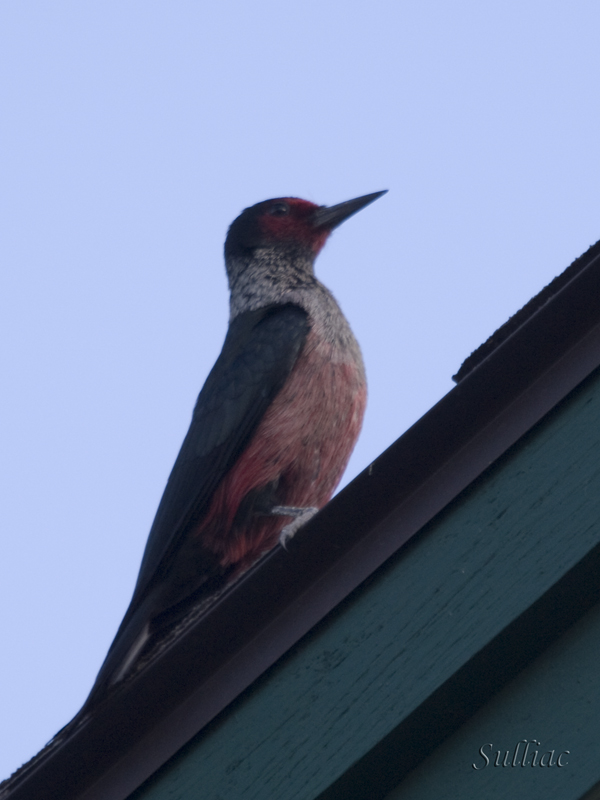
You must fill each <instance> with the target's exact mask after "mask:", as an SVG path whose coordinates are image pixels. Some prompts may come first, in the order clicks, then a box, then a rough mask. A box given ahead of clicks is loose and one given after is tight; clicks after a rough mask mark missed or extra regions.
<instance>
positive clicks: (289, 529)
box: [272, 506, 319, 550]
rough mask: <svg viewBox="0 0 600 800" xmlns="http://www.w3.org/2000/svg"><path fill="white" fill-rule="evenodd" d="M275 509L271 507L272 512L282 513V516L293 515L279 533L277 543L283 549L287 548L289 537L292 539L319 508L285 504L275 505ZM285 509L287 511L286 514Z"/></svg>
mask: <svg viewBox="0 0 600 800" xmlns="http://www.w3.org/2000/svg"><path fill="white" fill-rule="evenodd" d="M276 508H277V511H276V510H275V509H273V512H272V513H275V514H277V513H282V516H286V517H287V516H293V517H295V519H293V520H292V521H291V522H289V523H288V524H287V525H286V526H285V528H283V530H282V531H281V533H280V534H279V544H280V545H281V546H282V547H283V549H284V550H287V547H286V545H287V543H288V542H289V540H290V539H293V538H294V536H295V535H296V533H297V532H298V531H299V530H300V528H302V527H303V526H304V525H306V523H307V522H308V520H309V519H312V518H313V517H314V515H315V514H316V513H317V511H318V510H319V509H318V508H312V507H309V508H292V507H286V506H276ZM285 511H287V512H288V513H287V514H286V513H285Z"/></svg>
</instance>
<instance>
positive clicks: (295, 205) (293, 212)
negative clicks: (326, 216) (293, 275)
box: [258, 197, 329, 255]
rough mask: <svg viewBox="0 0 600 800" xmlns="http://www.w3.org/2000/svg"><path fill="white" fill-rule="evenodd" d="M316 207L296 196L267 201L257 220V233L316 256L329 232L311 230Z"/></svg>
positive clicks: (317, 229)
mask: <svg viewBox="0 0 600 800" xmlns="http://www.w3.org/2000/svg"><path fill="white" fill-rule="evenodd" d="M317 208H319V206H318V205H316V203H310V202H309V201H308V200H299V199H298V198H297V197H280V198H277V199H275V200H269V201H268V202H267V204H266V208H265V210H264V211H263V213H262V214H261V215H260V217H259V218H258V223H259V226H260V229H261V232H262V234H263V235H264V236H265V238H267V239H272V240H273V241H278V242H282V241H289V242H298V243H299V244H303V245H306V246H307V247H310V249H311V250H312V251H313V253H314V254H315V255H317V253H318V252H319V251H320V250H321V248H322V247H323V245H324V244H325V242H326V241H327V237H328V236H329V231H327V230H323V229H322V228H321V229H319V228H315V227H314V224H313V221H312V218H313V214H314V212H315V210H316V209H317Z"/></svg>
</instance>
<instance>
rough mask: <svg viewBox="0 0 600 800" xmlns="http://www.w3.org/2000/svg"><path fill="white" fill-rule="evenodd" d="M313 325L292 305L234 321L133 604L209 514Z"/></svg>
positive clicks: (174, 475) (165, 499) (163, 506)
mask: <svg viewBox="0 0 600 800" xmlns="http://www.w3.org/2000/svg"><path fill="white" fill-rule="evenodd" d="M308 326H309V323H308V315H307V313H306V311H304V309H302V308H299V307H298V306H295V305H291V304H286V305H283V306H271V307H268V308H264V309H260V310H258V311H251V312H246V313H245V314H241V315H240V316H238V317H236V318H235V319H234V321H233V322H232V323H231V325H230V328H229V331H228V333H227V337H226V339H225V343H224V344H223V349H222V351H221V354H220V355H219V358H218V359H217V361H216V363H215V365H214V367H213V368H212V370H211V372H210V374H209V376H208V378H207V379H206V383H205V384H204V386H203V388H202V391H201V392H200V395H199V397H198V401H197V402H196V407H195V409H194V413H193V416H192V423H191V425H190V429H189V431H188V432H187V435H186V437H185V439H184V441H183V445H182V446H181V450H180V451H179V455H178V456H177V460H176V461H175V465H174V466H173V470H172V471H171V474H170V476H169V480H168V481H167V486H166V488H165V491H164V494H163V496H162V499H161V501H160V505H159V507H158V511H157V512H156V517H155V519H154V523H153V524H152V528H151V530H150V535H149V537H148V542H147V544H146V549H145V551H144V556H143V559H142V564H141V567H140V572H139V576H138V580H137V584H136V587H135V592H134V595H133V598H132V605H135V601H136V598H137V597H139V596H140V595H141V594H143V592H144V590H145V589H146V587H147V586H148V585H149V584H150V583H151V582H152V578H153V576H154V575H155V574H156V573H157V570H158V568H159V565H161V566H162V563H161V562H163V560H164V559H165V558H168V557H169V554H171V553H173V552H174V551H176V550H177V545H178V540H179V539H180V537H181V536H182V534H183V533H184V532H185V530H186V529H187V528H188V526H189V524H190V522H195V521H197V520H199V519H200V518H201V517H202V515H203V514H204V513H205V512H206V510H207V505H208V502H209V500H210V498H211V497H212V494H213V492H214V491H215V489H216V488H217V485H218V484H219V483H220V481H221V479H222V478H223V476H224V475H225V474H226V473H227V472H228V471H229V469H230V468H231V467H232V466H233V464H234V463H235V462H236V461H237V459H238V457H239V456H240V454H241V453H242V451H243V450H244V448H245V447H246V445H247V444H248V442H249V440H250V437H251V436H252V434H253V433H254V431H255V430H256V428H257V426H258V424H259V422H260V420H261V419H262V417H263V416H264V413H265V411H266V410H267V408H268V407H269V405H270V404H271V402H272V400H273V398H274V397H275V395H276V394H277V393H278V392H279V390H280V389H281V388H282V386H283V384H284V383H285V381H286V379H287V377H288V376H289V374H290V372H291V371H292V368H293V367H294V364H295V363H296V360H297V358H298V355H299V353H300V351H301V349H302V346H303V345H304V342H305V340H306V335H307V333H308ZM161 572H162V570H161Z"/></svg>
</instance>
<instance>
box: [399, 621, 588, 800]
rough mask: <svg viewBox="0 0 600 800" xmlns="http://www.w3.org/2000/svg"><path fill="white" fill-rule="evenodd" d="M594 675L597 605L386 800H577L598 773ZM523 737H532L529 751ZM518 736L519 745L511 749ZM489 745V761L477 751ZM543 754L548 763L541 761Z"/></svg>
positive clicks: (529, 739) (484, 751)
mask: <svg viewBox="0 0 600 800" xmlns="http://www.w3.org/2000/svg"><path fill="white" fill-rule="evenodd" d="M599 673H600V606H598V605H597V606H596V607H595V608H594V609H593V610H592V611H590V612H589V613H588V614H586V615H585V617H584V618H583V619H582V620H580V621H579V622H578V623H577V624H576V625H574V626H573V627H572V628H571V630H569V631H568V633H566V634H565V635H564V636H561V637H560V639H558V640H557V641H556V642H554V644H553V645H551V646H550V647H549V648H548V650H546V652H545V653H544V654H543V655H542V656H540V657H539V658H537V659H536V660H535V661H534V662H533V663H532V664H531V666H530V667H529V668H528V669H526V670H524V671H523V672H522V673H521V675H519V677H518V678H516V679H515V680H514V681H511V683H509V684H508V685H507V686H506V687H505V688H504V690H503V691H501V692H499V694H498V695H496V697H495V698H494V699H493V700H492V701H491V702H489V703H488V704H487V705H486V706H484V707H483V708H482V709H481V710H480V711H479V712H478V713H477V714H475V715H474V716H473V717H472V718H471V719H470V720H469V722H468V723H466V724H465V725H463V726H462V727H461V728H459V729H458V730H457V731H456V733H455V734H454V735H453V736H451V737H450V738H449V739H447V740H446V741H445V742H444V744H443V745H441V746H440V747H438V748H436V749H435V750H434V751H433V753H431V754H430V755H429V756H428V757H427V758H426V759H425V760H424V761H422V762H421V764H420V765H419V767H417V769H415V770H414V771H413V772H412V773H411V774H410V775H409V776H408V777H407V778H406V780H404V781H403V782H402V783H401V784H400V786H399V787H398V789H396V790H395V791H393V792H391V793H390V794H389V795H388V796H387V798H386V800H406V798H410V800H440V798H441V797H443V798H446V799H447V800H455V798H456V800H482V799H484V800H507V798H519V797H523V798H528V800H531V798H543V800H580V798H581V797H582V795H583V794H584V793H585V792H586V791H587V790H588V789H589V788H590V786H592V785H593V784H594V783H595V782H596V781H597V780H598V779H599V778H600V741H599V737H598V733H599V731H600V680H599ZM524 739H526V740H527V742H528V743H531V744H530V746H529V747H528V749H527V752H525V744H523V743H522V740H524ZM533 740H536V741H537V742H539V743H540V746H539V747H538V746H537V745H536V744H535V743H534V742H533ZM517 742H521V744H520V746H519V748H518V749H517V750H516V752H515V748H516V746H517ZM487 744H491V745H492V746H493V747H484V748H483V753H484V754H485V756H486V758H487V759H489V763H487V762H486V758H484V757H482V756H481V755H480V754H479V751H480V748H481V747H482V746H484V745H487ZM552 750H554V756H553V757H552V758H550V757H549V755H548V754H549V753H551V751H552ZM567 750H568V751H569V753H566V752H565V751H567ZM507 751H508V752H509V755H508V758H507V757H506V752H507ZM536 751H537V753H538V755H537V757H536V756H535V753H536ZM498 752H500V753H501V756H500V759H498V757H497V753H498ZM561 753H564V755H563V757H562V759H561V764H562V766H561V767H559V766H558V765H557V763H556V762H557V759H558V757H559V756H560V754H561ZM524 755H526V764H525V766H522V764H523V756H524ZM541 759H543V764H544V765H548V766H540V760H541ZM496 760H499V766H495V763H496ZM534 760H535V766H533V761H534ZM513 762H514V764H515V766H514V767H513V766H512V764H513ZM550 762H552V764H553V766H549V765H550ZM504 763H506V764H507V766H506V767H505V766H503V764H504ZM473 765H475V767H474V766H473Z"/></svg>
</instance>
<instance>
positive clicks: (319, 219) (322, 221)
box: [312, 189, 387, 231]
mask: <svg viewBox="0 0 600 800" xmlns="http://www.w3.org/2000/svg"><path fill="white" fill-rule="evenodd" d="M386 192H387V189H384V190H383V192H373V194H365V195H363V196H362V197H355V198H354V200H346V202H345V203H338V204H337V205H336V206H320V207H319V208H317V210H316V211H315V212H314V214H313V216H312V223H313V226H314V227H315V228H324V229H325V230H328V231H332V230H333V229H334V228H337V226H338V225H341V224H342V222H344V220H346V219H348V217H351V216H352V214H356V212H357V211H360V210H361V208H364V207H365V206H368V205H369V203H372V202H373V200H377V198H378V197H381V195H382V194H385V193H386Z"/></svg>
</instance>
